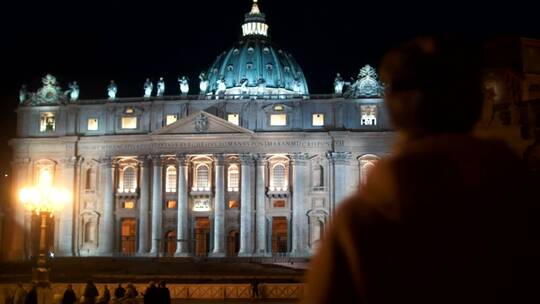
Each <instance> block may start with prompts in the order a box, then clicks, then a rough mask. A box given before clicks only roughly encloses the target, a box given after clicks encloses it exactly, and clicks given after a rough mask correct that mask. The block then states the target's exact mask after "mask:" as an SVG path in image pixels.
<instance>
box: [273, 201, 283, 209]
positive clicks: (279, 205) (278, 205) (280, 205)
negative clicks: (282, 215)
mask: <svg viewBox="0 0 540 304" xmlns="http://www.w3.org/2000/svg"><path fill="white" fill-rule="evenodd" d="M272 206H274V208H285V200H274V201H272Z"/></svg>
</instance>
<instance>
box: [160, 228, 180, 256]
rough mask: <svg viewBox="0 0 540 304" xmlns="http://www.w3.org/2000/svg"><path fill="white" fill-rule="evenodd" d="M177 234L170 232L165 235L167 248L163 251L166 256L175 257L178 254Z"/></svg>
mask: <svg viewBox="0 0 540 304" xmlns="http://www.w3.org/2000/svg"><path fill="white" fill-rule="evenodd" d="M176 239H177V238H176V232H175V231H172V230H169V231H167V233H165V243H164V245H165V248H164V249H163V250H164V252H165V255H167V256H173V255H174V253H175V252H176V242H177V240H176Z"/></svg>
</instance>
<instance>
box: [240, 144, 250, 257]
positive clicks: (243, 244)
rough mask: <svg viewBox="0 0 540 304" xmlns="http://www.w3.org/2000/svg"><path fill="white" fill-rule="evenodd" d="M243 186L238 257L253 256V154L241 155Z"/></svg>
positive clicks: (241, 188) (241, 187)
mask: <svg viewBox="0 0 540 304" xmlns="http://www.w3.org/2000/svg"><path fill="white" fill-rule="evenodd" d="M240 162H241V163H242V169H241V173H240V174H241V175H242V176H241V185H240V190H241V192H240V250H239V251H238V256H251V255H252V254H253V246H252V242H253V236H252V229H253V221H252V216H253V206H252V205H253V201H252V195H251V168H252V167H253V156H252V155H251V154H240Z"/></svg>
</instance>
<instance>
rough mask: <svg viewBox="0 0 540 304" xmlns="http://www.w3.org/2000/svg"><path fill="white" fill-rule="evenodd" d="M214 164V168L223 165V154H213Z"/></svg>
mask: <svg viewBox="0 0 540 304" xmlns="http://www.w3.org/2000/svg"><path fill="white" fill-rule="evenodd" d="M214 163H215V165H216V166H223V165H224V164H225V154H223V153H216V154H214Z"/></svg>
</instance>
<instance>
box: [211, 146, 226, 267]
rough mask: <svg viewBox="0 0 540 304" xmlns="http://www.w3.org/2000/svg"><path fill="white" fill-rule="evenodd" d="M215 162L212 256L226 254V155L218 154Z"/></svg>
mask: <svg viewBox="0 0 540 304" xmlns="http://www.w3.org/2000/svg"><path fill="white" fill-rule="evenodd" d="M214 160H215V161H214V164H215V170H216V171H215V172H216V174H215V182H214V185H215V187H216V188H215V189H216V192H215V193H216V194H215V197H214V250H213V251H212V254H211V255H212V256H214V257H224V256H225V180H224V174H225V170H224V168H223V165H224V164H223V162H224V156H223V155H222V154H217V155H215V157H214Z"/></svg>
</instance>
